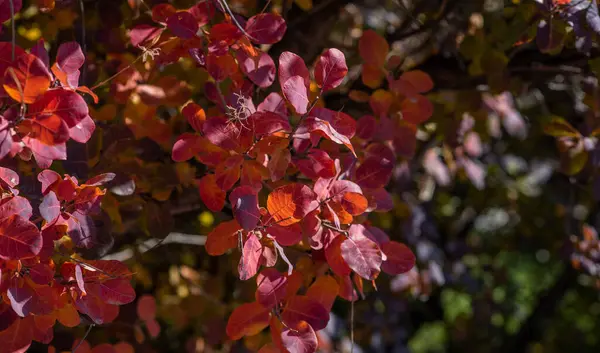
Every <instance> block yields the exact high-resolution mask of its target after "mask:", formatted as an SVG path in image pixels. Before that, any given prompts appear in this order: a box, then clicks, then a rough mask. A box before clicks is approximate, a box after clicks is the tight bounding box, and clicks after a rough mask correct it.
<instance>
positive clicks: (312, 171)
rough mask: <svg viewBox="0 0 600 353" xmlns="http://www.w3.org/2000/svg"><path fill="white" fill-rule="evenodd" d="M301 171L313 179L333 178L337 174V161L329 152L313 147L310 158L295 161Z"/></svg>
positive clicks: (309, 154)
mask: <svg viewBox="0 0 600 353" xmlns="http://www.w3.org/2000/svg"><path fill="white" fill-rule="evenodd" d="M295 164H296V166H297V167H298V169H300V171H301V172H302V173H303V174H305V175H306V176H307V177H309V178H311V179H313V180H314V179H318V178H324V179H329V178H333V177H334V176H335V174H336V170H335V162H334V161H333V159H331V157H330V156H329V154H327V152H325V151H323V150H320V149H313V150H311V151H310V152H309V153H308V159H301V160H296V161H295Z"/></svg>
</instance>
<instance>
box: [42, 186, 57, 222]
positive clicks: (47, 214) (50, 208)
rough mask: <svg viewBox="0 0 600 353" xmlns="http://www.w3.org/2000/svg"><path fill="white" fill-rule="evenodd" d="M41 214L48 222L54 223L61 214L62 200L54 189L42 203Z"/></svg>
mask: <svg viewBox="0 0 600 353" xmlns="http://www.w3.org/2000/svg"><path fill="white" fill-rule="evenodd" d="M40 215H41V216H42V218H44V220H45V221H46V222H47V223H52V222H53V221H54V220H55V219H57V218H58V216H60V201H58V198H57V197H56V194H55V193H54V192H53V191H50V192H49V193H48V194H47V195H46V196H44V199H43V200H42V203H41V204H40Z"/></svg>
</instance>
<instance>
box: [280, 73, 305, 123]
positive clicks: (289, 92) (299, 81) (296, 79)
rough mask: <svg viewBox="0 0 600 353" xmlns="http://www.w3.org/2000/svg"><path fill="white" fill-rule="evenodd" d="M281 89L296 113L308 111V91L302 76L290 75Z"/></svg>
mask: <svg viewBox="0 0 600 353" xmlns="http://www.w3.org/2000/svg"><path fill="white" fill-rule="evenodd" d="M281 91H282V92H283V95H284V96H285V98H286V99H287V100H288V101H289V102H290V104H291V105H292V106H293V107H294V110H296V113H298V114H305V113H306V112H307V111H308V103H309V101H308V92H307V89H306V86H305V85H304V79H303V78H302V77H301V76H292V77H290V78H289V79H288V80H287V81H285V83H284V84H283V85H282V86H281Z"/></svg>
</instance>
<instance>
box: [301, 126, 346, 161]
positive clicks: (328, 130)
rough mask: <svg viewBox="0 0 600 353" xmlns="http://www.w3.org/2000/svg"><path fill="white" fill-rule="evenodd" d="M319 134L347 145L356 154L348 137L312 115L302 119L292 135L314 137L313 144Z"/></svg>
mask: <svg viewBox="0 0 600 353" xmlns="http://www.w3.org/2000/svg"><path fill="white" fill-rule="evenodd" d="M321 136H322V137H326V138H327V139H329V140H331V141H333V142H335V143H337V144H340V145H344V146H346V147H348V149H349V150H350V151H352V154H354V155H355V156H356V153H355V152H354V147H353V146H352V143H351V142H350V140H349V139H348V137H346V136H345V135H342V134H341V133H339V132H338V131H336V130H335V129H334V128H333V127H332V126H331V124H330V123H329V122H327V121H325V120H322V119H319V118H314V117H308V118H306V119H304V121H303V122H302V124H301V125H300V127H299V128H298V130H297V131H296V134H295V135H294V137H297V138H309V137H310V138H311V140H312V139H313V138H315V141H313V145H315V144H316V142H318V140H319V138H320V137H321Z"/></svg>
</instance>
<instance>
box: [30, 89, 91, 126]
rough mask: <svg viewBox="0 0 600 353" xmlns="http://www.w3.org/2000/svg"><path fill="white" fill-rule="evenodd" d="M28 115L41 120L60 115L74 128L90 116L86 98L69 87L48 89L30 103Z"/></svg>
mask: <svg viewBox="0 0 600 353" xmlns="http://www.w3.org/2000/svg"><path fill="white" fill-rule="evenodd" d="M27 115H28V116H33V117H34V118H35V119H37V120H40V121H42V120H44V121H45V120H47V119H49V118H51V117H58V118H60V119H62V120H63V121H65V122H66V123H67V126H68V127H69V128H72V127H74V126H76V125H77V124H78V123H79V122H81V121H82V120H83V119H85V118H87V117H89V110H88V106H87V104H86V103H85V100H83V98H81V96H80V95H79V94H77V93H76V92H74V91H71V90H68V89H64V88H57V89H51V90H48V91H47V92H46V93H45V94H44V95H43V96H41V97H40V98H39V99H38V100H36V101H35V102H34V103H33V104H32V105H30V106H29V111H28V114H27Z"/></svg>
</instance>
